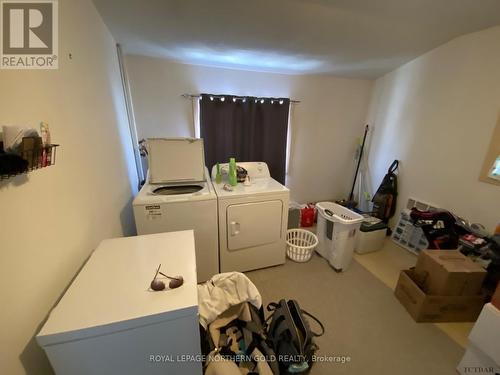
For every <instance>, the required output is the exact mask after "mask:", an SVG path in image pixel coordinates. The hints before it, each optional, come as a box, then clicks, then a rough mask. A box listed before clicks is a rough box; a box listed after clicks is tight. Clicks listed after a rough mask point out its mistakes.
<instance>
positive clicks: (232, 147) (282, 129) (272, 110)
mask: <svg viewBox="0 0 500 375" xmlns="http://www.w3.org/2000/svg"><path fill="white" fill-rule="evenodd" d="M199 104H200V136H201V138H203V140H204V146H205V162H206V164H207V167H208V168H211V167H212V166H213V165H214V164H216V163H218V162H219V163H220V162H222V163H224V162H227V161H228V160H229V158H230V157H234V158H236V161H263V162H266V163H267V165H268V166H269V170H270V172H271V176H272V177H273V178H274V179H276V180H277V181H279V182H281V183H283V184H284V183H285V176H286V158H287V142H288V138H287V136H288V117H289V107H290V100H289V99H287V98H260V97H259V98H257V97H239V96H233V95H213V94H202V95H201V99H200V102H199Z"/></svg>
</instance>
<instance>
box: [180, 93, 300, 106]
mask: <svg viewBox="0 0 500 375" xmlns="http://www.w3.org/2000/svg"><path fill="white" fill-rule="evenodd" d="M181 96H182V97H184V98H186V99H193V98H201V95H195V94H182V95H181ZM214 96H215V97H220V96H223V95H214ZM231 96H234V97H236V98H245V96H238V95H231ZM256 98H258V99H260V98H261V97H260V96H259V97H256ZM290 103H291V104H298V103H300V100H293V99H290Z"/></svg>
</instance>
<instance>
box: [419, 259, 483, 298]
mask: <svg viewBox="0 0 500 375" xmlns="http://www.w3.org/2000/svg"><path fill="white" fill-rule="evenodd" d="M415 273H416V278H415V280H417V281H418V282H419V285H421V286H422V288H423V290H424V291H425V292H426V293H427V294H432V295H439V296H473V295H477V294H479V293H480V292H481V286H482V284H483V281H484V278H485V277H486V274H487V272H486V270H485V269H484V268H483V267H481V266H480V265H479V264H477V263H474V261H472V260H471V259H470V258H468V257H466V256H465V255H463V254H462V253H461V252H460V251H458V250H423V251H422V252H421V253H420V255H419V257H418V260H417V265H416V266H415Z"/></svg>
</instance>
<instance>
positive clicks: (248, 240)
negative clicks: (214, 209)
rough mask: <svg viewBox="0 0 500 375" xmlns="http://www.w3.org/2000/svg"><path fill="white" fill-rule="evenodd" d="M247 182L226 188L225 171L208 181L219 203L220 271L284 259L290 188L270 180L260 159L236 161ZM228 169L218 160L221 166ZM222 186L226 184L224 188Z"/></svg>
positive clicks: (222, 168) (277, 262) (265, 265)
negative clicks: (218, 177) (210, 182)
mask: <svg viewBox="0 0 500 375" xmlns="http://www.w3.org/2000/svg"><path fill="white" fill-rule="evenodd" d="M237 165H238V166H240V167H243V168H245V169H246V170H247V172H248V177H249V182H250V185H248V186H247V185H245V184H243V183H238V184H237V185H236V186H234V187H231V189H230V190H229V189H227V188H228V186H227V185H228V183H227V182H228V181H227V175H223V179H222V182H221V183H219V184H218V183H216V182H215V176H216V166H214V167H213V168H212V182H213V184H214V188H215V192H216V194H217V198H218V206H219V262H220V271H221V272H229V271H241V272H242V271H249V270H253V269H258V268H264V267H269V266H274V265H278V264H283V263H285V250H286V231H287V224H288V202H289V199H290V191H289V190H288V188H286V187H285V186H283V185H282V184H280V183H279V182H278V181H276V180H274V179H273V178H272V177H271V175H270V173H269V168H268V166H267V164H266V163H264V162H244V163H237ZM227 169H228V166H227V164H221V170H223V171H225V170H227ZM225 187H226V188H225Z"/></svg>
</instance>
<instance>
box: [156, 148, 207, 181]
mask: <svg viewBox="0 0 500 375" xmlns="http://www.w3.org/2000/svg"><path fill="white" fill-rule="evenodd" d="M147 144H148V154H149V157H148V161H149V182H151V183H153V184H162V183H170V182H187V181H203V180H204V173H205V156H204V150H203V139H200V138H198V139H195V138H148V142H147Z"/></svg>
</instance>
